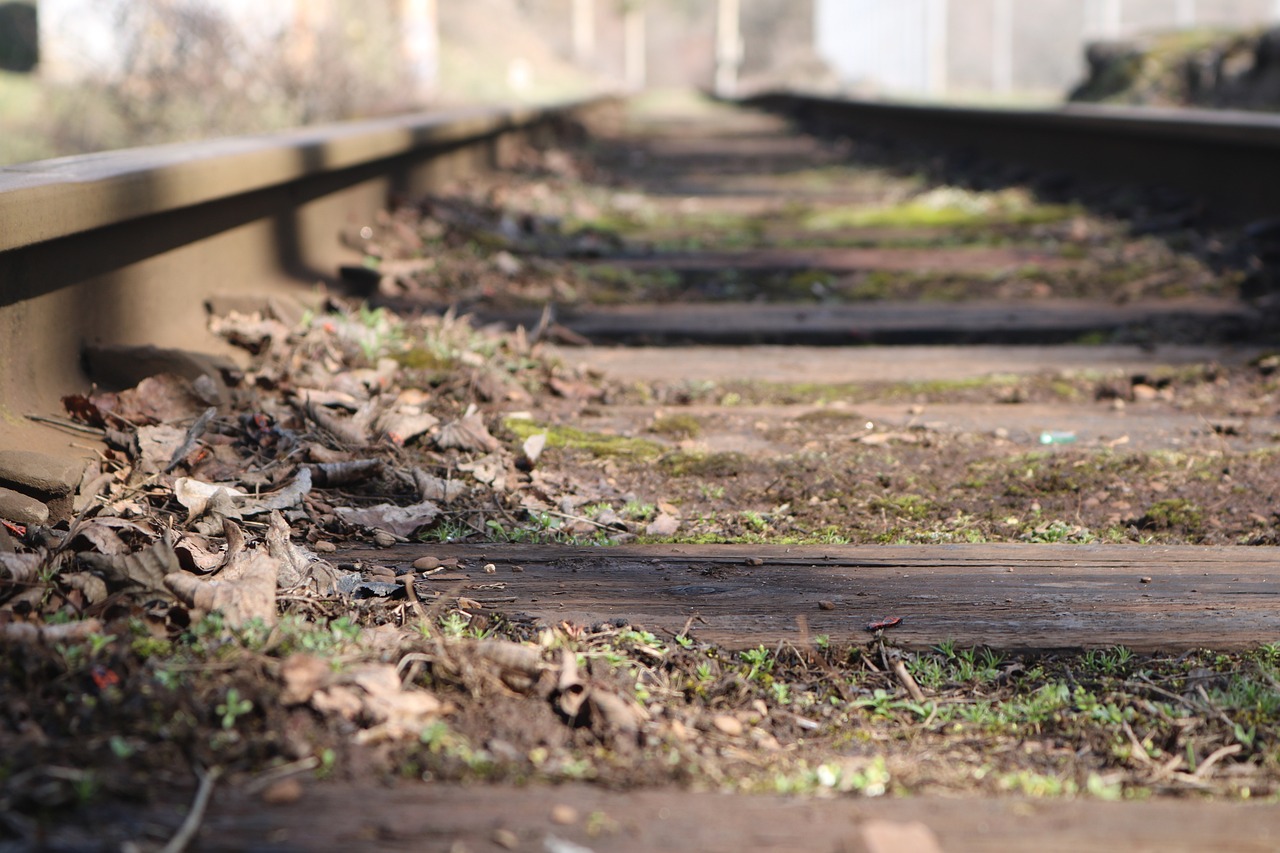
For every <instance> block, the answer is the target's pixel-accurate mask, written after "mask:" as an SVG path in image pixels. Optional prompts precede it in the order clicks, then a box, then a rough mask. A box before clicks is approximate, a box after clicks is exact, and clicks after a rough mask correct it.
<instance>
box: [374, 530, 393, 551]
mask: <svg viewBox="0 0 1280 853" xmlns="http://www.w3.org/2000/svg"><path fill="white" fill-rule="evenodd" d="M373 544H375V545H377V546H378V547H379V548H390V547H391V546H392V545H394V544H396V537H394V536H392V535H391V534H390V533H388V532H387V531H385V530H378V531H375V532H374V534H373Z"/></svg>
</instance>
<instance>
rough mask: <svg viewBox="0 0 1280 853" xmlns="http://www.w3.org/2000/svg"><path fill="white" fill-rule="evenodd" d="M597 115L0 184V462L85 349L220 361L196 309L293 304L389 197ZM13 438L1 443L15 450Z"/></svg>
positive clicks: (157, 157)
mask: <svg viewBox="0 0 1280 853" xmlns="http://www.w3.org/2000/svg"><path fill="white" fill-rule="evenodd" d="M614 102H615V101H614V100H613V99H610V98H598V99H591V100H584V101H576V102H571V103H564V104H557V105H549V106H544V107H527V108H484V109H467V110H460V111H452V112H441V113H429V114H416V115H409V116H400V117H394V118H384V119H377V120H369V121H359V122H348V123H342V124H334V125H328V126H319V127H309V128H303V129H298V130H291V131H285V132H281V133H274V134H263V135H258V136H249V137H238V138H228V139H215V140H209V141H202V142H192V143H180V144H171V145H159V146H152V147H146V148H137V149H130V150H122V151H109V152H104V153H99V154H89V155H82V156H75V157H65V158H61V159H56V160H46V161H41V162H35V163H26V164H20V165H15V166H8V167H3V168H0V446H3V445H8V446H14V443H15V442H16V441H17V442H20V441H23V440H24V439H23V435H24V433H25V432H27V431H29V430H30V429H31V427H30V425H28V424H25V423H24V419H23V417H22V416H23V415H24V414H25V410H31V409H34V410H37V411H39V410H49V408H50V405H52V406H56V405H57V397H58V396H59V395H60V394H63V393H67V392H68V391H69V390H73V389H74V388H76V387H79V386H83V385H84V384H85V376H84V374H83V372H82V369H81V353H82V351H83V349H84V348H85V347H86V346H87V345H91V344H118V345H154V346H157V347H174V348H184V349H191V350H198V351H206V352H219V351H222V350H221V349H220V348H221V346H222V345H221V344H220V343H219V342H218V341H216V340H215V339H214V338H213V337H212V336H211V335H209V334H208V333H207V332H206V331H205V303H206V302H207V301H208V300H210V299H213V298H217V297H223V298H231V299H238V298H246V297H251V298H261V297H264V296H268V295H271V294H294V295H298V294H306V293H307V292H308V291H309V290H311V289H313V288H314V286H315V284H316V283H317V282H320V281H325V280H330V279H332V278H334V277H335V274H336V271H337V267H338V265H339V264H341V263H344V262H351V261H352V259H353V258H356V257H358V256H356V255H355V254H354V253H353V250H351V249H350V248H347V247H344V246H343V245H342V241H341V239H340V237H341V234H342V233H343V232H344V231H348V230H352V229H355V230H358V229H359V227H360V226H362V225H365V224H368V223H370V222H372V221H373V217H374V216H375V215H376V214H377V213H378V212H379V211H381V210H384V209H386V207H387V205H388V203H389V202H390V201H391V200H392V198H394V197H396V196H407V197H413V196H414V195H417V194H421V193H424V192H426V191H429V190H430V189H431V188H433V187H437V186H439V184H440V182H441V181H442V180H446V179H448V178H451V177H456V176H459V175H462V174H465V173H467V172H471V171H477V170H485V169H490V168H496V167H501V165H502V164H503V162H504V160H505V159H506V157H507V154H508V152H509V151H510V150H511V144H512V143H513V142H514V141H515V140H517V139H520V138H523V139H529V140H532V141H545V140H547V139H550V138H552V137H554V136H555V135H556V134H557V133H558V132H560V131H561V130H563V129H565V128H567V127H569V126H571V125H572V124H574V123H576V122H577V121H579V120H581V119H585V118H586V117H587V115H588V114H589V113H591V112H593V111H597V110H601V109H608V108H609V106H610V105H611V104H612V103H614ZM15 436H17V437H16V438H15Z"/></svg>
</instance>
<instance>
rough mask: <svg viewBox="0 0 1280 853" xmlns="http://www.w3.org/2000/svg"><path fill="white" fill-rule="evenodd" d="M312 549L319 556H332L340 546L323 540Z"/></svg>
mask: <svg viewBox="0 0 1280 853" xmlns="http://www.w3.org/2000/svg"><path fill="white" fill-rule="evenodd" d="M311 547H312V548H314V549H315V552H316V553H317V554H332V553H333V552H334V551H337V550H338V546H337V545H334V544H333V543H332V542H330V541H329V540H328V539H321V540H320V541H319V542H317V543H316V544H315V545H312V546H311Z"/></svg>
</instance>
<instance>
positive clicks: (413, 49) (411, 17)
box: [299, 0, 440, 101]
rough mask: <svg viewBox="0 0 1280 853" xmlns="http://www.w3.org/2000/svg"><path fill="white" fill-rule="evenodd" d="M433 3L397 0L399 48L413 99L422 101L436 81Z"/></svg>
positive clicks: (437, 64) (437, 55) (437, 31)
mask: <svg viewBox="0 0 1280 853" xmlns="http://www.w3.org/2000/svg"><path fill="white" fill-rule="evenodd" d="M436 3H437V0H400V34H401V35H400V51H401V55H402V56H403V57H404V64H405V68H406V70H407V71H408V78H409V80H410V81H411V85H412V87H413V94H414V97H415V100H417V101H426V100H428V99H430V98H431V97H432V96H433V95H435V92H436V85H437V84H438V83H439V76H440V28H439V18H438V17H437V12H438V9H437V6H436ZM299 5H300V6H305V5H306V4H305V3H300V4H299Z"/></svg>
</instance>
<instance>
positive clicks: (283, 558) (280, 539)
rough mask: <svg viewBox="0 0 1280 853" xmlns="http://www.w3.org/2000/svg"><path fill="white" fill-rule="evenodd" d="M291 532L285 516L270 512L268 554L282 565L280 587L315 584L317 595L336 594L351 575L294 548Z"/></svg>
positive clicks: (292, 587)
mask: <svg viewBox="0 0 1280 853" xmlns="http://www.w3.org/2000/svg"><path fill="white" fill-rule="evenodd" d="M291 533H292V531H291V530H290V528H289V523H288V522H287V521H285V520H284V516H283V515H281V514H280V513H278V512H273V513H271V518H270V521H269V522H268V524H267V537H266V539H267V552H268V553H269V554H271V556H272V557H274V558H276V559H277V560H278V561H279V563H280V573H279V575H278V576H277V578H276V583H277V584H278V585H279V587H280V588H281V589H297V588H299V587H301V586H303V585H304V584H314V587H315V590H316V592H318V593H319V594H321V595H332V594H333V593H335V592H337V590H338V584H339V581H340V580H341V578H342V577H343V576H344V575H347V574H351V573H350V572H342V571H341V570H339V569H338V568H337V567H335V566H334V565H333V564H332V563H330V562H328V561H327V560H322V559H320V557H318V556H317V555H316V554H315V553H313V552H312V551H309V550H308V549H306V548H304V547H302V546H300V545H295V544H294V543H293V540H292V538H291Z"/></svg>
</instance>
